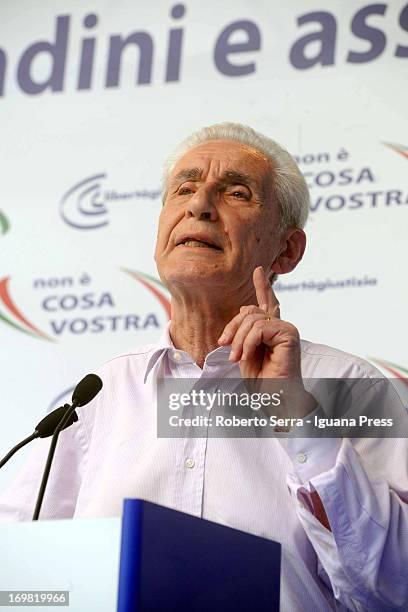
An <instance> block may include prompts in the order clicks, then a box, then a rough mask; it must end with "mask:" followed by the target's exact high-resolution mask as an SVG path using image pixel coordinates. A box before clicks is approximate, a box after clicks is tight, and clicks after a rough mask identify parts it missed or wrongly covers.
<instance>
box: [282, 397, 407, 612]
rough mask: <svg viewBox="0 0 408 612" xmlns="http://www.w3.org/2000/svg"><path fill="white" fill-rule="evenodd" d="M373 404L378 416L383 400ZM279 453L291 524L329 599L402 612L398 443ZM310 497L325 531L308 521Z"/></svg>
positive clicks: (402, 488)
mask: <svg viewBox="0 0 408 612" xmlns="http://www.w3.org/2000/svg"><path fill="white" fill-rule="evenodd" d="M376 399H377V400H381V401H384V402H385V404H384V408H385V409H386V406H387V402H388V400H389V398H388V397H386V396H385V395H384V397H380V398H379V397H377V398H376ZM393 401H395V396H393ZM385 411H386V410H385ZM286 450H287V452H288V454H289V456H290V457H291V459H292V462H293V465H294V472H293V473H292V474H290V475H289V476H288V486H289V488H290V490H291V492H292V496H293V497H294V499H295V503H296V510H297V514H298V517H299V520H300V521H301V523H302V525H303V528H304V529H305V531H306V533H307V535H308V537H309V539H310V541H311V543H312V545H313V547H314V549H315V551H316V553H317V556H318V558H319V562H320V563H319V564H320V565H321V572H320V574H321V577H322V578H323V579H324V580H325V581H326V582H327V581H329V583H330V585H331V588H332V590H333V593H334V596H335V597H336V599H337V600H339V601H340V602H341V603H342V604H344V605H345V606H347V608H349V609H351V610H357V611H360V610H370V611H371V610H375V611H381V612H382V611H384V610H406V609H407V608H408V503H407V502H408V462H407V456H408V446H407V441H406V439H403V438H401V439H392V438H388V439H387V438H384V439H378V438H371V439H367V440H360V439H355V440H354V439H353V440H350V439H342V440H336V439H332V438H327V439H325V438H318V439H300V438H291V439H289V440H288V443H287V448H286ZM314 491H316V492H317V493H318V495H319V497H320V500H321V502H322V504H323V507H324V510H325V512H326V515H327V518H328V521H329V524H330V528H331V531H329V530H328V529H326V528H325V527H324V526H323V525H322V524H321V523H320V522H319V521H318V520H317V519H316V517H315V516H314V515H313V512H312V508H311V505H310V504H309V503H308V500H309V499H310V496H309V494H310V492H314Z"/></svg>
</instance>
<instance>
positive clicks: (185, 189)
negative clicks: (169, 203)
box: [178, 187, 193, 195]
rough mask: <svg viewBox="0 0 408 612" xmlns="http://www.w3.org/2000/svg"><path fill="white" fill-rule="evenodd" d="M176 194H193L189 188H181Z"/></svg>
mask: <svg viewBox="0 0 408 612" xmlns="http://www.w3.org/2000/svg"><path fill="white" fill-rule="evenodd" d="M178 193H179V195H187V194H189V193H193V190H192V189H190V187H181V188H180V189H179V190H178Z"/></svg>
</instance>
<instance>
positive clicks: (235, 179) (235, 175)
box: [220, 170, 256, 185]
mask: <svg viewBox="0 0 408 612" xmlns="http://www.w3.org/2000/svg"><path fill="white" fill-rule="evenodd" d="M220 180H221V181H223V182H228V183H236V184H237V185H253V184H255V183H256V181H255V180H254V179H253V177H252V176H250V175H249V174H244V173H243V172H239V171H237V170H229V171H228V172H224V174H223V175H222V176H221V177H220Z"/></svg>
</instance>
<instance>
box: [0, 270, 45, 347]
mask: <svg viewBox="0 0 408 612" xmlns="http://www.w3.org/2000/svg"><path fill="white" fill-rule="evenodd" d="M9 282H10V277H9V276H5V277H4V278H2V279H1V280H0V304H1V306H2V307H3V308H5V310H6V313H7V314H4V313H2V312H0V320H1V321H4V323H7V324H8V325H11V327H14V328H15V329H18V330H19V331H21V332H23V333H25V334H28V335H29V336H33V337H34V338H40V339H41V340H49V341H50V342H55V340H54V339H53V338H51V336H48V335H47V334H45V333H44V332H43V331H42V330H41V329H39V328H38V327H36V326H35V325H34V324H33V323H31V322H30V321H29V320H28V319H27V318H26V317H25V316H24V315H23V313H22V312H21V310H19V308H17V306H16V304H15V303H14V301H13V299H12V297H11V295H10V287H9ZM10 315H11V317H10Z"/></svg>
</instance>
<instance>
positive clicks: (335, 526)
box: [0, 328, 408, 612]
mask: <svg viewBox="0 0 408 612" xmlns="http://www.w3.org/2000/svg"><path fill="white" fill-rule="evenodd" d="M228 355H229V348H228V347H221V348H218V349H216V350H214V351H212V352H211V353H210V354H209V355H207V358H206V360H205V364H204V367H203V369H200V368H199V367H198V366H197V365H196V364H195V363H194V362H193V360H192V359H191V357H190V356H189V355H188V354H187V353H184V352H183V351H179V350H177V349H175V348H174V346H173V345H172V343H171V339H170V336H169V333H168V328H166V330H165V331H164V333H163V335H162V337H161V338H160V340H159V341H158V342H157V343H156V344H152V345H149V346H144V347H139V348H137V349H136V350H135V351H134V352H133V353H130V354H127V355H122V356H119V357H116V358H114V359H112V360H111V361H109V362H108V363H106V364H105V365H104V366H103V367H102V368H100V370H99V371H98V372H97V373H98V374H99V375H100V376H101V378H102V380H103V389H102V391H101V393H100V394H99V395H98V396H97V397H96V398H95V400H93V402H91V403H90V404H88V406H86V407H84V408H80V409H78V414H79V421H78V423H76V424H75V425H74V426H72V427H70V428H69V429H67V430H65V431H63V432H62V433H61V436H60V439H59V445H58V447H57V452H56V456H55V459H54V463H53V467H52V470H51V475H50V480H49V483H48V488H47V491H46V494H45V498H44V503H43V507H42V511H41V518H42V519H46V518H48V519H50V518H66V517H101V516H114V515H120V514H121V510H122V502H123V498H124V497H136V498H142V499H145V500H148V501H151V502H155V503H158V504H162V505H165V506H169V507H171V508H175V509H177V510H180V511H182V512H187V513H189V514H193V515H195V516H199V517H203V518H206V519H208V520H211V521H215V522H217V523H222V524H224V525H229V526H231V527H234V528H237V529H241V530H243V531H246V532H249V533H253V534H256V535H259V536H263V537H266V538H270V539H273V540H277V541H279V542H281V543H282V547H283V559H282V579H281V586H282V592H281V601H282V604H281V609H282V610H284V611H287V612H296V611H299V612H300V611H304V610H306V611H309V610H319V611H320V610H331V609H344V608H343V606H344V607H347V608H349V609H351V610H358V611H360V610H378V611H380V610H381V611H383V610H398V609H400V610H406V609H408V504H407V501H408V493H407V492H408V459H407V457H408V452H407V451H408V445H407V441H406V440H405V439H382V440H380V439H364V440H363V439H343V440H335V439H330V438H329V439H301V438H299V439H296V438H290V439H287V440H286V439H285V440H282V439H277V438H268V439H253V438H252V439H242V438H238V439H235V438H210V437H209V438H173V439H160V438H158V437H157V434H156V427H157V415H156V380H157V378H158V377H162V376H165V377H168V376H170V377H178V378H180V377H182V378H195V379H198V378H200V379H203V378H207V379H211V378H224V377H234V378H239V377H240V373H239V366H238V365H237V364H231V363H230V362H229V361H228ZM302 375H303V377H304V378H343V377H344V378H346V377H347V378H372V379H373V385H372V386H369V385H368V388H367V391H366V397H365V398H362V400H361V401H362V402H365V401H371V400H372V397H373V396H372V394H373V393H374V394H375V393H376V385H375V382H376V381H375V380H374V379H378V378H379V377H381V374H380V373H379V372H378V370H376V369H375V368H374V367H372V366H371V365H370V364H369V363H367V362H366V361H364V360H362V359H359V358H357V357H354V356H352V355H348V354H346V353H343V352H341V351H338V350H335V349H332V348H330V347H327V346H322V345H316V344H311V343H309V342H306V341H302ZM370 395H371V398H370ZM376 401H381V402H382V404H383V411H384V414H389V413H390V412H391V413H392V411H393V409H394V408H393V407H392V406H391V405H388V404H389V403H390V399H389V398H388V397H387V396H384V397H381V396H380V397H379V398H376ZM393 401H395V396H394V398H393ZM33 444H34V445H35V448H34V449H33V451H32V454H31V456H30V459H29V461H28V462H27V463H26V465H25V466H24V467H23V469H22V470H21V471H20V473H19V474H18V476H17V478H16V479H15V481H14V482H13V483H12V485H11V487H10V488H9V489H8V490H7V491H6V493H5V494H4V495H3V496H2V497H1V498H0V519H1V520H30V519H31V516H32V513H33V508H34V505H35V499H36V496H37V492H38V487H39V482H40V480H41V474H42V471H43V468H44V464H45V458H46V454H47V452H48V448H49V440H36V441H35V442H34V443H33ZM313 490H316V491H317V492H318V494H319V496H320V499H321V500H322V502H323V505H324V508H325V511H326V514H327V516H328V519H329V522H330V525H331V532H330V531H328V530H327V529H326V528H325V527H323V526H322V525H321V524H320V523H319V521H318V520H317V519H316V518H315V517H314V515H313V513H312V512H311V511H310V509H309V504H308V491H313ZM339 602H341V603H340V605H339Z"/></svg>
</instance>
